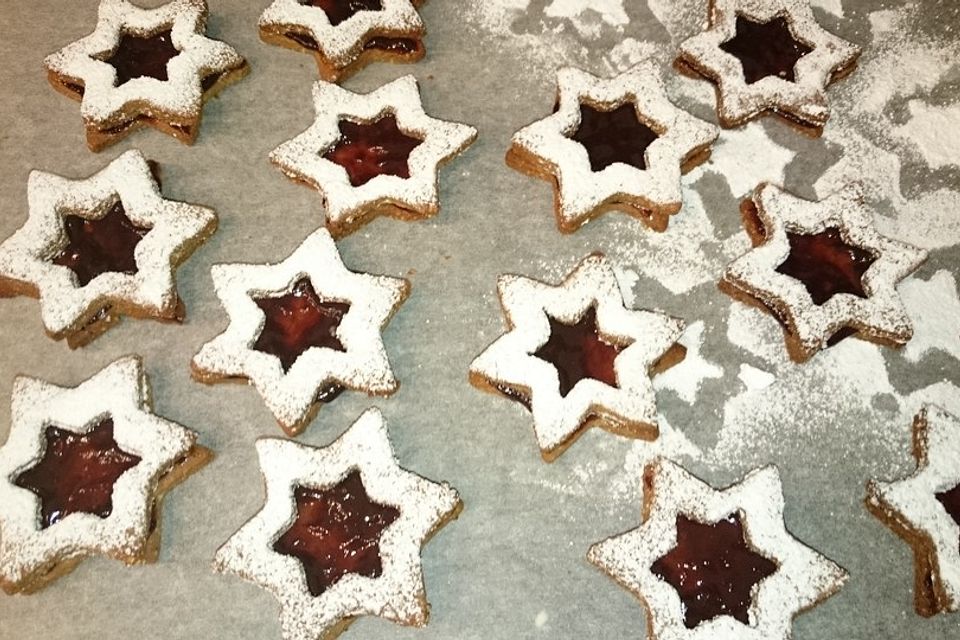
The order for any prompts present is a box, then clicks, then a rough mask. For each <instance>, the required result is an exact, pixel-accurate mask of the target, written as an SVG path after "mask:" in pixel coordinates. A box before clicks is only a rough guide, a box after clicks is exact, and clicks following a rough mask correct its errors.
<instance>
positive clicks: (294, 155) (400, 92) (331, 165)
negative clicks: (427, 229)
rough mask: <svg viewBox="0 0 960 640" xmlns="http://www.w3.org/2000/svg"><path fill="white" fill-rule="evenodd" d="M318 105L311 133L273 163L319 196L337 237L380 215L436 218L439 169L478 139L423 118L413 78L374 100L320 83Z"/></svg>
mask: <svg viewBox="0 0 960 640" xmlns="http://www.w3.org/2000/svg"><path fill="white" fill-rule="evenodd" d="M313 106H314V109H315V110H316V119H315V120H314V122H313V124H312V125H310V128H308V129H307V130H306V131H304V132H303V133H301V134H300V135H298V136H297V137H295V138H293V139H292V140H288V141H287V142H284V143H283V144H281V145H280V146H279V147H277V148H276V149H274V151H273V153H271V154H270V159H271V160H272V161H273V162H274V164H276V165H277V166H278V167H279V168H280V170H281V171H283V173H284V174H286V175H287V176H288V177H289V178H291V179H293V180H296V181H298V182H301V183H304V184H306V185H308V186H311V187H313V188H314V189H317V190H318V191H320V193H321V195H322V196H323V203H324V207H325V209H326V226H327V229H329V230H330V233H332V234H333V236H334V237H336V238H339V237H342V236H345V235H347V234H349V233H352V232H353V231H354V230H356V229H357V228H358V227H360V226H361V225H363V224H365V223H366V222H368V221H369V220H371V219H372V218H374V217H376V216H379V215H388V216H393V217H395V218H400V219H403V220H417V219H421V218H427V217H430V216H433V215H435V214H436V213H437V211H439V209H440V198H439V194H438V192H437V174H438V171H439V166H440V165H441V164H442V163H444V162H446V161H447V160H449V159H450V158H452V157H454V156H455V155H457V154H458V153H460V152H461V151H462V150H463V149H465V148H466V147H467V146H469V145H470V143H472V142H473V140H474V139H475V138H476V136H477V130H476V129H474V128H473V127H470V126H467V125H465V124H459V123H456V122H447V121H444V120H438V119H436V118H431V117H430V116H428V115H427V114H426V113H424V111H423V105H422V104H421V102H420V90H419V87H418V86H417V81H416V79H415V78H414V77H413V76H404V77H402V78H399V79H397V80H394V81H393V82H391V83H389V84H386V85H384V86H382V87H380V88H379V89H377V90H376V91H374V92H372V93H368V94H356V93H352V92H350V91H347V90H346V89H342V88H340V87H338V86H337V85H335V84H330V83H327V82H317V83H316V84H315V85H314V86H313Z"/></svg>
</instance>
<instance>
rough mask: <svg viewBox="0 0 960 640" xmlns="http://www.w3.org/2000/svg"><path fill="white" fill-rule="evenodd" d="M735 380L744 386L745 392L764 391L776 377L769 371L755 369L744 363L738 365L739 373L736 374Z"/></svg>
mask: <svg viewBox="0 0 960 640" xmlns="http://www.w3.org/2000/svg"><path fill="white" fill-rule="evenodd" d="M737 378H739V379H740V382H742V383H743V384H744V386H745V387H746V388H747V391H759V390H761V389H766V388H767V387H769V386H770V385H771V384H773V383H774V382H776V380H777V376H775V375H773V374H772V373H770V372H769V371H764V370H763V369H757V368H756V367H752V366H750V365H749V364H746V363H744V364H741V365H740V372H739V373H738V374H737Z"/></svg>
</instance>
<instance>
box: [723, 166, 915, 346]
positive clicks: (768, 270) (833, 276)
mask: <svg viewBox="0 0 960 640" xmlns="http://www.w3.org/2000/svg"><path fill="white" fill-rule="evenodd" d="M741 212H742V214H743V222H744V226H745V227H746V229H747V233H748V235H749V236H750V239H751V241H752V242H753V245H754V248H753V249H752V250H750V251H749V252H747V253H746V254H744V255H743V256H741V257H740V258H738V259H736V260H735V261H734V262H733V263H731V264H730V265H729V266H728V267H727V269H726V272H725V273H724V276H723V279H722V280H721V283H720V287H721V289H723V290H724V291H726V292H727V293H729V294H730V295H731V296H733V297H734V298H737V299H740V300H744V301H745V302H750V303H753V304H757V305H759V306H761V307H762V308H764V309H766V310H767V311H769V312H770V313H771V314H773V316H774V317H775V318H776V319H777V321H778V322H780V324H781V325H782V326H783V329H784V333H785V338H786V345H787V351H788V353H789V354H790V357H791V358H792V359H793V360H794V361H796V362H804V361H806V360H808V359H809V358H810V357H812V356H813V355H814V354H815V353H816V352H818V351H819V350H821V349H823V348H826V347H828V346H831V345H833V344H835V343H836V342H838V341H839V340H841V339H842V338H844V337H847V336H850V335H855V336H857V337H859V338H863V339H867V340H872V341H875V342H879V343H881V344H893V345H902V344H904V343H905V342H907V340H909V339H910V337H911V335H912V333H913V330H912V328H911V324H910V320H909V317H908V316H907V314H906V312H905V310H904V308H903V304H902V302H901V300H900V296H899V295H898V293H897V289H896V286H897V283H898V282H899V281H900V280H901V279H902V278H904V277H906V276H907V275H908V274H910V272H912V271H913V270H914V269H916V268H917V267H918V266H919V265H920V264H921V263H922V262H923V261H924V260H925V259H926V252H925V251H922V250H921V249H918V248H916V247H912V246H910V245H908V244H905V243H902V242H898V241H896V240H891V239H889V238H886V237H884V236H881V235H880V234H879V233H877V231H876V229H875V227H874V226H873V212H872V211H870V210H869V209H868V208H867V207H866V206H865V205H864V203H863V197H862V195H861V190H860V187H859V185H856V184H851V185H848V186H847V187H845V188H843V189H841V190H840V191H837V192H836V193H834V194H831V195H830V196H828V197H826V198H824V199H823V200H820V201H815V202H812V201H808V200H803V199H801V198H798V197H796V196H794V195H792V194H790V193H788V192H786V191H784V190H783V189H781V188H780V187H777V186H774V185H770V184H762V185H760V186H759V187H757V189H756V190H755V191H754V193H753V194H752V195H751V196H750V197H748V198H747V199H746V200H744V202H743V203H742V205H741Z"/></svg>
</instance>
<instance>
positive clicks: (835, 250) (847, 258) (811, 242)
mask: <svg viewBox="0 0 960 640" xmlns="http://www.w3.org/2000/svg"><path fill="white" fill-rule="evenodd" d="M787 240H789V242H790V255H788V256H787V259H786V260H784V261H783V264H781V265H780V266H779V267H777V271H778V272H779V273H782V274H784V275H787V276H790V277H791V278H795V279H797V280H799V281H800V282H802V283H803V286H804V287H806V289H807V292H809V293H810V297H811V298H812V299H813V303H814V304H816V305H822V304H823V303H825V302H826V301H827V300H829V299H830V298H831V297H833V296H834V295H836V294H838V293H850V294H853V295H855V296H857V297H859V298H866V297H867V293H866V292H865V291H864V290H863V274H864V273H866V272H867V269H869V268H870V265H872V264H873V262H874V260H875V259H876V258H874V256H873V254H872V253H870V252H869V251H866V250H865V249H861V248H860V247H854V246H852V245H849V244H847V243H846V242H844V241H843V237H842V236H841V235H840V230H839V229H837V228H836V227H828V228H827V229H825V230H823V231H821V232H820V233H811V234H801V233H792V232H789V231H788V232H787Z"/></svg>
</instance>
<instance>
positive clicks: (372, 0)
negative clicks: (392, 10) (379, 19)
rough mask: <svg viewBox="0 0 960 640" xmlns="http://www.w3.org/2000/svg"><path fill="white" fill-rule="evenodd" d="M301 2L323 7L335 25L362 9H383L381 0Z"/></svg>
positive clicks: (313, 0)
mask: <svg viewBox="0 0 960 640" xmlns="http://www.w3.org/2000/svg"><path fill="white" fill-rule="evenodd" d="M300 4H306V5H310V6H311V7H319V8H321V9H323V12H324V13H325V14H327V19H328V20H329V21H330V25H331V26H334V27H335V26H337V25H338V24H340V23H341V22H346V21H347V20H349V19H350V18H352V17H353V16H354V15H356V14H357V13H359V12H360V11H383V5H382V4H381V3H380V0H300Z"/></svg>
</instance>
